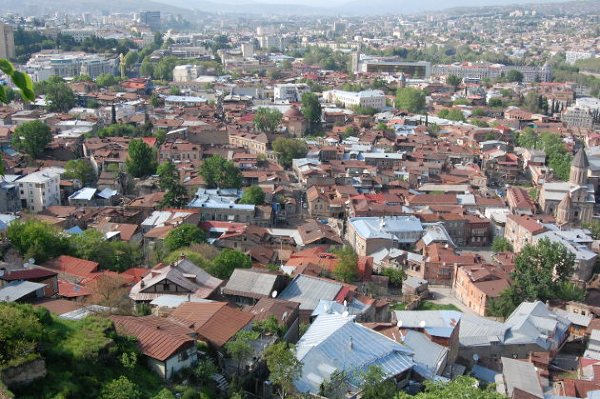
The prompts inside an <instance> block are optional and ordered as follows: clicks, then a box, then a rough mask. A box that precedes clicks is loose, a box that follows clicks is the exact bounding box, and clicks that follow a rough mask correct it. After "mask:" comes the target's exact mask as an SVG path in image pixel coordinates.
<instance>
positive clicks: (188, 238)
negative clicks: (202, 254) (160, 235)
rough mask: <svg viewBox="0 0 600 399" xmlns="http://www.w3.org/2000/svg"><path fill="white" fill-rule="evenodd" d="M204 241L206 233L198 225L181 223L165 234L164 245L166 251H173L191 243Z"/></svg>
mask: <svg viewBox="0 0 600 399" xmlns="http://www.w3.org/2000/svg"><path fill="white" fill-rule="evenodd" d="M205 241H206V234H205V233H204V230H202V229H201V228H200V227H198V226H194V225H192V224H182V225H180V226H177V227H176V228H174V229H173V230H171V231H170V232H169V234H167V237H166V238H165V246H166V249H167V250H168V251H174V250H176V249H179V248H182V247H188V246H190V245H191V244H199V243H202V242H205Z"/></svg>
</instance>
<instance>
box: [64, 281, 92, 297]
mask: <svg viewBox="0 0 600 399" xmlns="http://www.w3.org/2000/svg"><path fill="white" fill-rule="evenodd" d="M88 295H92V291H91V290H89V289H88V288H86V287H83V286H81V285H78V284H74V283H70V282H68V281H65V280H58V296H61V297H64V298H77V297H82V296H88Z"/></svg>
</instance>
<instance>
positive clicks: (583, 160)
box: [569, 147, 590, 186]
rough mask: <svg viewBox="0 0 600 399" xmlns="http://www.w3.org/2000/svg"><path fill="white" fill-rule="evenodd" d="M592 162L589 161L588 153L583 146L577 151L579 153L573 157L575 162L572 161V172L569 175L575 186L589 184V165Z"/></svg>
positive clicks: (570, 181)
mask: <svg viewBox="0 0 600 399" xmlns="http://www.w3.org/2000/svg"><path fill="white" fill-rule="evenodd" d="M589 166H590V163H589V162H588V158H587V155H586V154H585V151H584V149H583V147H582V148H580V149H579V151H577V155H575V158H573V162H571V173H570V175H569V183H571V184H572V185H575V186H584V185H586V184H587V174H588V167H589Z"/></svg>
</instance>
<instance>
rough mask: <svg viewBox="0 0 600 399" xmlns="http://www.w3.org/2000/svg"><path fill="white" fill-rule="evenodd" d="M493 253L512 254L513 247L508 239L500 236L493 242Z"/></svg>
mask: <svg viewBox="0 0 600 399" xmlns="http://www.w3.org/2000/svg"><path fill="white" fill-rule="evenodd" d="M492 251H494V252H496V253H500V252H512V251H513V246H512V244H511V243H510V241H508V240H507V239H506V238H504V237H500V236H498V237H496V238H494V241H492Z"/></svg>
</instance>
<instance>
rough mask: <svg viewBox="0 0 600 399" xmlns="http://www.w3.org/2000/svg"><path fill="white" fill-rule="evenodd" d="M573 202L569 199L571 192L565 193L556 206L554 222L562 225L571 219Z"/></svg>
mask: <svg viewBox="0 0 600 399" xmlns="http://www.w3.org/2000/svg"><path fill="white" fill-rule="evenodd" d="M572 207H573V203H572V201H571V193H567V194H566V195H565V198H563V199H562V201H560V203H559V204H558V207H557V208H556V216H555V217H556V224H557V225H559V226H563V225H565V224H567V223H569V222H570V221H571V208H572Z"/></svg>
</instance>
